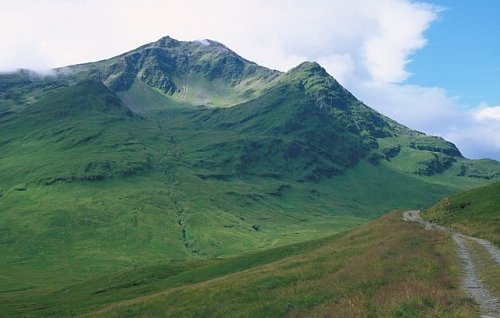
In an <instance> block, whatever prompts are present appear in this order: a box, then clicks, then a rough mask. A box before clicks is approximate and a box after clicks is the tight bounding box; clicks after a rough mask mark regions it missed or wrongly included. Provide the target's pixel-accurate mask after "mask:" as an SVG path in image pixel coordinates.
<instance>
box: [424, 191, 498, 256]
mask: <svg viewBox="0 0 500 318" xmlns="http://www.w3.org/2000/svg"><path fill="white" fill-rule="evenodd" d="M422 216H423V217H424V218H425V219H427V220H429V221H432V222H437V223H440V224H443V225H446V226H450V227H452V228H455V229H457V230H459V231H460V232H462V233H466V234H468V235H473V236H477V237H481V238H485V239H487V240H489V241H491V242H493V243H495V244H496V245H497V246H500V182H496V183H493V184H490V185H487V186H484V187H481V188H477V189H473V190H469V191H465V192H460V193H458V194H455V195H452V196H450V197H446V198H444V199H443V200H441V201H439V202H438V203H437V204H436V205H434V206H433V207H431V208H429V209H426V210H424V212H423V213H422Z"/></svg>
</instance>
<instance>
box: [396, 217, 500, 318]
mask: <svg viewBox="0 0 500 318" xmlns="http://www.w3.org/2000/svg"><path fill="white" fill-rule="evenodd" d="M403 220H405V221H407V222H417V223H420V224H422V225H424V226H425V228H426V229H428V230H430V229H432V228H434V229H438V230H440V231H444V232H446V233H449V234H450V235H451V237H452V239H453V242H454V243H455V247H456V250H457V253H458V255H459V256H460V258H461V259H462V272H463V274H464V277H463V280H462V288H463V289H464V290H465V292H466V293H467V294H468V295H469V296H470V297H471V298H472V299H474V301H476V302H477V303H478V304H479V306H480V307H481V317H482V318H495V317H496V318H500V302H499V300H498V299H496V298H495V297H493V295H491V293H490V292H489V291H488V289H487V288H486V287H485V286H484V285H483V284H482V283H481V280H480V279H479V278H478V277H477V274H476V270H475V266H474V262H473V260H472V256H471V252H470V251H469V249H468V248H467V246H466V244H465V242H464V240H473V241H475V242H477V243H479V244H480V245H481V246H483V247H484V248H485V249H486V250H487V251H488V253H489V254H490V256H491V258H492V259H493V260H494V261H495V262H496V263H497V265H498V264H500V250H499V249H498V248H497V247H496V246H494V245H493V244H491V243H490V242H488V241H487V240H483V239H478V238H475V237H471V236H467V235H464V234H461V233H459V232H457V231H455V230H453V229H451V228H448V227H444V226H441V225H438V224H434V223H431V222H428V221H425V220H423V219H422V218H421V217H420V211H406V212H404V213H403Z"/></svg>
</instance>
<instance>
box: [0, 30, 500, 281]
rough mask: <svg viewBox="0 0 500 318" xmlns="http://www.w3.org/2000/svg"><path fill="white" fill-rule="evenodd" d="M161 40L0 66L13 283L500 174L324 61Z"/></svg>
mask: <svg viewBox="0 0 500 318" xmlns="http://www.w3.org/2000/svg"><path fill="white" fill-rule="evenodd" d="M161 41H163V42H161ZM154 43H157V42H153V44H148V45H146V48H145V49H140V48H138V49H136V50H133V51H131V52H127V53H124V54H122V55H119V56H118V57H113V58H110V59H107V60H103V61H99V62H95V63H87V64H83V65H79V66H74V67H73V70H74V72H69V71H68V69H65V70H61V71H60V74H59V76H56V77H47V78H44V77H42V78H37V77H33V76H32V74H30V73H26V72H24V73H23V72H20V73H16V74H10V75H0V87H1V88H4V89H2V90H0V147H1V150H2V152H1V155H0V175H1V178H0V211H2V218H0V229H1V231H0V252H1V253H2V255H4V257H3V258H2V260H0V266H2V268H4V269H5V270H6V271H7V272H9V273H12V275H10V277H12V279H13V280H11V279H10V278H9V277H7V276H5V277H0V283H3V284H4V285H5V286H18V285H19V284H21V283H20V282H24V283H23V284H26V286H31V285H32V283H30V282H27V281H25V280H24V279H25V278H27V277H25V274H26V273H27V272H28V273H30V276H29V277H30V278H31V279H32V281H34V282H38V283H40V284H46V283H47V281H46V280H44V277H46V276H47V275H48V276H50V277H53V278H54V279H55V280H59V279H62V278H59V276H60V273H65V274H67V275H68V279H71V280H79V279H84V278H88V277H89V275H93V273H94V274H95V273H98V274H105V273H110V272H113V271H117V270H121V269H125V268H131V267H134V266H136V265H151V264H157V263H159V262H168V261H173V260H176V261H178V260H192V259H200V258H201V259H205V258H213V257H225V256H228V255H237V254H239V253H241V252H242V251H254V250H261V249H266V248H269V247H276V246H283V245H286V244H290V243H296V242H302V241H306V240H310V239H316V238H319V237H323V236H326V235H329V234H333V233H335V232H340V231H343V230H346V229H348V228H352V227H354V226H357V225H359V224H361V223H364V222H367V221H369V220H371V219H373V218H375V217H377V216H379V215H381V214H382V213H384V212H386V211H389V210H392V209H395V208H424V207H427V206H430V205H431V204H433V203H434V202H435V201H437V200H439V199H440V198H441V197H443V196H445V195H449V194H452V193H454V192H457V191H459V190H466V189H470V188H473V187H476V186H480V185H484V184H486V183H488V182H491V181H494V180H498V179H500V168H499V165H500V164H499V163H498V162H496V161H488V160H482V161H474V160H468V159H466V158H464V157H463V156H462V155H461V153H460V151H459V150H458V149H457V148H456V146H455V145H453V144H452V143H450V142H447V141H445V140H444V139H442V138H440V137H433V136H427V135H425V134H423V133H420V132H417V131H415V130H412V129H410V128H408V127H405V126H403V125H401V124H398V123H397V122H395V121H394V120H392V119H389V118H388V117H386V116H384V115H382V114H380V113H378V112H377V111H375V110H373V109H371V108H370V107H368V106H367V105H365V104H364V103H362V102H361V101H359V100H358V99H356V98H355V97H354V96H353V95H352V94H350V93H349V92H348V91H347V90H346V89H345V88H343V87H342V86H341V85H340V84H339V83H338V82H337V81H336V80H335V79H334V78H333V77H331V76H330V75H329V74H328V73H327V72H326V71H325V70H324V68H322V67H321V66H320V65H319V64H317V63H314V62H305V63H302V64H300V65H298V66H297V67H296V68H294V69H292V70H290V71H288V72H286V73H281V72H278V71H273V70H269V69H266V68H264V67H260V66H256V64H249V63H251V62H248V61H244V60H240V58H239V56H238V55H237V54H236V53H234V55H233V53H228V52H227V50H228V49H227V48H225V47H224V48H222V49H216V50H215V52H213V51H210V49H211V47H212V46H214V47H219V46H218V44H210V45H208V46H207V45H205V44H204V43H199V42H182V41H176V42H174V40H172V39H170V38H168V39H167V38H164V39H163V40H160V43H157V44H158V45H159V46H162V45H163V46H165V47H166V48H165V47H162V48H158V47H154V45H155V44H154ZM209 43H211V42H209ZM151 45H152V46H153V48H152V49H149V47H151ZM169 45H172V46H173V49H170V46H169ZM179 48H183V49H185V51H182V50H180V49H179ZM138 50H139V51H138ZM219 51H221V52H222V53H221V52H219ZM183 52H184V53H183ZM186 52H187V53H192V56H191V57H189V56H187V55H186ZM230 52H232V51H230ZM227 54H229V56H227ZM193 56H194V57H193ZM122 57H123V58H122ZM127 63H128V64H127ZM245 63H246V64H245ZM242 65H243V67H242ZM69 69H71V67H69ZM120 83H122V84H123V83H125V84H126V85H121V84H120ZM172 83H173V84H172ZM106 84H107V85H106ZM115 84H116V86H115ZM128 84H130V86H127V85H128ZM169 85H170V86H169ZM162 87H163V88H165V89H164V90H163V88H162ZM86 268H90V269H89V270H87V269H86ZM75 269H79V270H78V271H75ZM0 285H2V284H0Z"/></svg>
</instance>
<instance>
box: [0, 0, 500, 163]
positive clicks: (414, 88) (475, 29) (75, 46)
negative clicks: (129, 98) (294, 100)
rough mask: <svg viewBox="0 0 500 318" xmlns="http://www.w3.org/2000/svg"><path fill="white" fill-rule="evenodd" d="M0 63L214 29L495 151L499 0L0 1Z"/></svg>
mask: <svg viewBox="0 0 500 318" xmlns="http://www.w3.org/2000/svg"><path fill="white" fill-rule="evenodd" d="M0 30H2V32H0V72H1V71H12V70H14V69H16V68H30V69H34V70H37V71H39V72H42V73H47V72H49V73H50V71H49V70H50V68H53V67H60V66H65V65H71V64H77V63H84V62H91V61H96V60H101V59H105V58H109V57H112V56H116V55H119V54H121V53H124V52H126V51H129V50H132V49H134V48H136V47H138V46H140V45H143V44H145V43H148V42H152V41H155V40H157V39H159V38H161V37H163V36H165V35H169V36H171V37H173V38H176V39H179V40H197V39H212V40H216V41H219V42H222V43H224V44H225V45H226V46H228V47H229V48H231V49H233V50H234V51H236V52H237V53H238V54H240V55H241V56H243V57H245V58H247V59H249V60H252V61H255V62H257V63H259V64H261V65H264V66H267V67H270V68H273V69H278V70H281V71H287V70H289V69H290V68H292V67H294V66H296V65H298V64H299V63H301V62H303V61H305V60H312V61H317V62H319V63H320V64H321V65H322V66H323V67H325V69H326V70H327V71H328V72H329V73H330V74H331V75H332V76H334V77H335V78H336V79H337V80H338V81H339V82H340V83H341V84H342V85H344V86H345V87H346V88H347V89H348V90H350V91H351V92H352V93H353V94H354V95H355V96H356V97H358V98H359V99H361V100H362V101H363V102H365V103H366V104H367V105H369V106H370V107H372V108H374V109H376V110H378V111H379V112H381V113H383V114H385V115H387V116H389V117H391V118H393V119H395V120H397V121H399V122H400V123H402V124H404V125H407V126H409V127H411V128H414V129H417V130H419V131H423V132H425V133H427V134H432V135H438V136H442V137H444V138H445V139H447V140H450V141H452V142H453V143H455V144H456V145H457V146H458V147H459V149H460V150H461V151H462V153H463V154H464V155H465V156H466V157H469V158H495V159H497V160H500V60H499V59H500V31H498V30H500V0H478V1H472V0H453V1H452V0H376V1H374V0H356V1H352V0H308V1H307V2H305V1H303V0H286V1H285V0H241V1H232V0H141V1H140V2H139V1H136V0H72V1H67V0H16V1H11V0H0Z"/></svg>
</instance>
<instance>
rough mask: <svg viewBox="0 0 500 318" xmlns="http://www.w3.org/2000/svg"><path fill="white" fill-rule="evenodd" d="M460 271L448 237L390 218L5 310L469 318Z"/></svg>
mask: <svg viewBox="0 0 500 318" xmlns="http://www.w3.org/2000/svg"><path fill="white" fill-rule="evenodd" d="M458 267H459V266H458V264H457V263H456V258H455V256H454V251H453V246H452V243H451V241H450V240H449V238H448V237H447V236H446V234H443V233H441V232H438V231H432V232H429V231H426V230H425V229H423V228H422V227H420V226H418V225H415V224H413V223H406V222H404V221H402V220H401V214H400V213H391V214H389V215H386V216H384V217H382V218H381V219H379V220H377V221H375V222H372V223H370V224H368V225H364V226H362V227H360V228H359V229H356V230H351V231H349V232H347V233H343V234H340V235H339V234H337V235H335V236H330V237H326V238H323V239H320V240H315V241H309V242H306V243H298V244H294V245H290V246H287V247H280V248H275V249H270V250H266V251H262V252H258V253H251V254H244V255H241V256H237V257H231V258H225V259H215V260H205V261H193V262H185V263H177V262H170V263H166V264H162V265H159V266H149V267H144V268H138V269H135V270H127V271H123V272H120V273H117V274H113V275H110V276H106V277H104V278H100V279H94V280H89V281H86V282H83V283H80V284H77V285H72V286H67V287H65V288H62V289H59V290H55V291H53V292H48V293H41V292H36V291H33V292H29V291H25V292H17V293H3V294H0V300H1V302H2V303H3V304H4V305H3V308H2V309H3V310H2V313H3V314H4V315H7V316H19V315H33V316H50V317H54V316H74V315H77V316H80V315H89V316H92V317H94V316H96V317H152V316H153V317H154V316H165V317H229V316H238V317H280V316H292V317H301V316H307V317H311V316H320V317H324V316H330V315H332V316H337V317H429V316H432V317H471V316H473V315H474V313H475V308H474V306H473V303H472V301H469V300H467V298H466V297H465V295H463V294H462V292H461V291H460V289H459V288H458V285H459V277H458V275H457V268H458ZM5 304H8V305H5Z"/></svg>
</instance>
